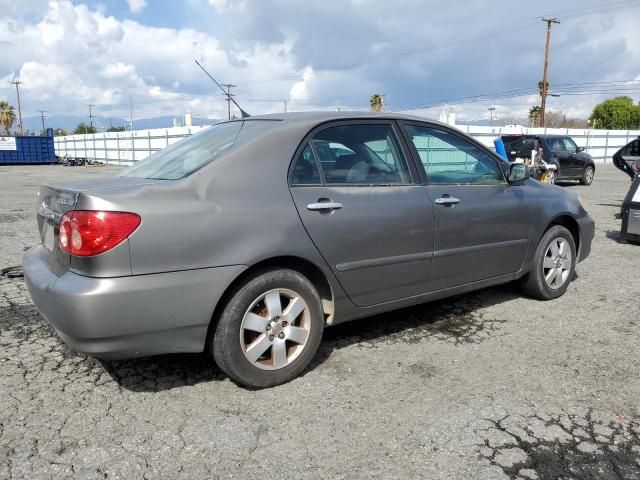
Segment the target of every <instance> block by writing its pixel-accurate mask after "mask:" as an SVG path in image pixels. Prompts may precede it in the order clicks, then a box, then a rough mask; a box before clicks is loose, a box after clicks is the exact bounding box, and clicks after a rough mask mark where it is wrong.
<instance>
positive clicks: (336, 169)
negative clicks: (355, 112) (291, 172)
mask: <svg viewBox="0 0 640 480" xmlns="http://www.w3.org/2000/svg"><path fill="white" fill-rule="evenodd" d="M312 142H313V146H314V148H315V150H316V152H317V153H318V160H319V161H320V167H321V168H322V172H323V174H324V179H325V182H326V183H328V184H366V185H387V184H407V183H411V176H410V175H409V169H408V167H407V162H406V160H405V158H404V156H403V155H402V150H401V148H400V145H399V143H398V140H397V138H396V135H395V133H394V131H393V128H392V127H391V125H389V124H353V125H341V126H335V127H329V128H327V129H325V130H322V131H321V132H319V133H318V134H316V136H315V137H314V138H313V140H312Z"/></svg>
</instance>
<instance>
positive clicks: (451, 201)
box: [435, 197, 460, 206]
mask: <svg viewBox="0 0 640 480" xmlns="http://www.w3.org/2000/svg"><path fill="white" fill-rule="evenodd" d="M435 202H436V203H437V204H438V205H445V206H446V205H455V204H457V203H460V199H459V198H456V197H440V198H436V200H435Z"/></svg>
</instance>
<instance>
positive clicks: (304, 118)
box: [236, 111, 448, 127]
mask: <svg viewBox="0 0 640 480" xmlns="http://www.w3.org/2000/svg"><path fill="white" fill-rule="evenodd" d="M237 120H248V121H252V120H280V121H283V122H285V123H287V124H292V123H298V122H299V123H305V124H308V123H317V124H321V123H325V122H330V121H335V120H408V121H417V122H427V123H431V124H435V125H441V126H444V127H447V126H448V125H446V124H445V123H442V122H439V121H437V120H432V119H430V118H426V117H419V116H417V115H406V114H403V113H387V112H382V113H376V112H362V111H347V112H334V111H311V112H288V113H269V114H265V115H255V116H251V117H246V118H243V119H236V121H237Z"/></svg>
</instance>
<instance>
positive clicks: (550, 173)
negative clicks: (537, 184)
mask: <svg viewBox="0 0 640 480" xmlns="http://www.w3.org/2000/svg"><path fill="white" fill-rule="evenodd" d="M546 175H547V178H546V179H545V183H548V184H550V185H554V184H555V183H556V178H557V175H556V172H555V170H547V172H546Z"/></svg>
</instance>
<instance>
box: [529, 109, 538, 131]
mask: <svg viewBox="0 0 640 480" xmlns="http://www.w3.org/2000/svg"><path fill="white" fill-rule="evenodd" d="M538 118H540V106H539V105H534V106H533V107H531V108H530V109H529V126H530V127H537V126H538Z"/></svg>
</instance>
